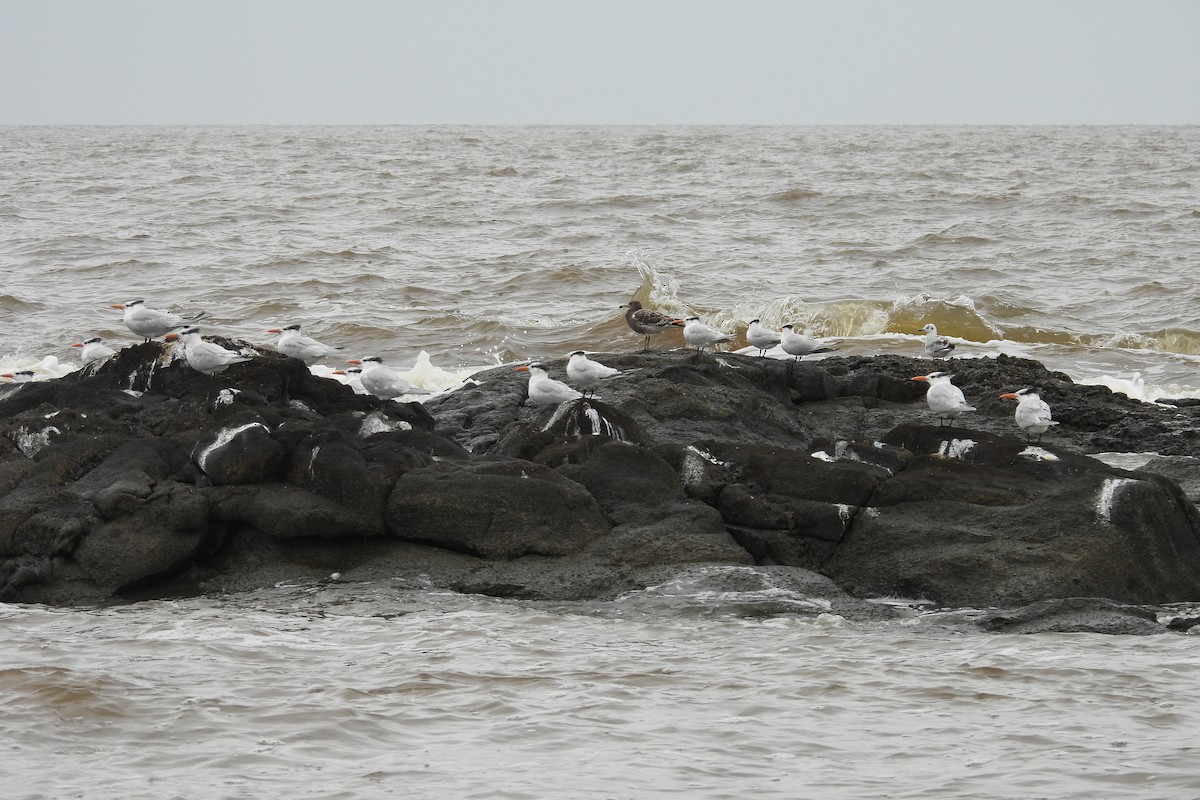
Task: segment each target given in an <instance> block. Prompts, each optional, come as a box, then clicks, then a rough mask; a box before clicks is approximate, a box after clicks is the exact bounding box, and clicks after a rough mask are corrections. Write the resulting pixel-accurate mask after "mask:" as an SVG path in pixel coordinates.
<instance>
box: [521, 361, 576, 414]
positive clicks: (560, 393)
mask: <svg viewBox="0 0 1200 800" xmlns="http://www.w3.org/2000/svg"><path fill="white" fill-rule="evenodd" d="M517 372H528V373H529V402H531V403H533V404H534V405H535V406H556V405H558V404H560V403H566V402H569V401H571V400H580V399H582V398H583V394H581V393H580V392H577V391H575V390H574V389H572V388H571V387H570V386H567V385H566V384H565V383H563V382H562V381H556V380H554V379H553V378H551V377H550V376H549V375H547V374H546V367H545V365H544V364H541V363H539V362H537V361H535V362H533V363H532V364H522V365H521V366H519V367H517Z"/></svg>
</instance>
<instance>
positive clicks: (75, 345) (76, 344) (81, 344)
mask: <svg viewBox="0 0 1200 800" xmlns="http://www.w3.org/2000/svg"><path fill="white" fill-rule="evenodd" d="M71 347H83V342H76V343H75V344H73V345H71Z"/></svg>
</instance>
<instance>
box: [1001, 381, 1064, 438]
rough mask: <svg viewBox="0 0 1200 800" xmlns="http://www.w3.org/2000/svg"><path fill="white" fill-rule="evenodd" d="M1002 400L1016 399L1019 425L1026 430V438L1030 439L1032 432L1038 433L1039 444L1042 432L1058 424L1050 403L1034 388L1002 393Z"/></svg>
mask: <svg viewBox="0 0 1200 800" xmlns="http://www.w3.org/2000/svg"><path fill="white" fill-rule="evenodd" d="M1000 399H1001V400H1016V401H1017V412H1016V414H1015V416H1016V420H1017V427H1018V428H1020V429H1021V430H1023V431H1025V439H1026V441H1029V440H1030V438H1031V434H1034V433H1036V434H1037V437H1038V438H1037V440H1038V444H1041V442H1042V434H1043V433H1045V432H1046V431H1047V430H1049V429H1050V426H1052V425H1057V424H1058V423H1057V422H1055V421H1054V420H1053V419H1052V418H1051V416H1052V415H1051V413H1050V404H1049V403H1047V402H1046V401H1045V400H1043V399H1042V398H1041V397H1039V396H1038V393H1037V392H1035V391H1033V390H1032V389H1020V390H1018V391H1016V392H1008V393H1007V394H1002V395H1000Z"/></svg>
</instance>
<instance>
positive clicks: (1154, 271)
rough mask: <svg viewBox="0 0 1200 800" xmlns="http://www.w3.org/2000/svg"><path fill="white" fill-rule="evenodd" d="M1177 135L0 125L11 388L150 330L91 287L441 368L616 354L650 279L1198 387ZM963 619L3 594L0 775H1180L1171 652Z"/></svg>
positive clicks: (855, 787)
mask: <svg viewBox="0 0 1200 800" xmlns="http://www.w3.org/2000/svg"><path fill="white" fill-rule="evenodd" d="M1197 152H1200V128H1197V127H1140V126H1134V127H888V126H872V127H579V128H570V127H7V128H0V266H2V267H3V274H4V283H3V285H0V370H3V371H12V370H18V369H31V370H33V371H34V372H35V373H36V374H37V376H38V377H39V378H40V379H52V378H53V377H55V376H57V375H61V374H64V373H65V372H66V371H69V370H71V369H74V368H76V367H77V366H78V357H77V355H76V351H74V350H72V348H71V347H70V344H71V343H73V342H78V341H80V340H82V339H85V338H89V337H92V336H101V337H103V338H104V339H105V341H106V342H108V343H109V344H111V345H114V346H118V345H121V344H127V343H132V342H134V341H135V337H133V336H132V335H131V334H130V333H129V332H128V331H126V330H125V329H124V327H123V326H122V324H121V315H120V312H118V311H116V310H114V309H112V308H110V305H113V304H120V303H124V302H126V301H129V300H132V299H135V298H144V299H145V300H146V301H147V304H148V305H150V306H152V307H157V308H166V309H171V310H174V311H179V312H183V313H188V312H199V311H204V312H207V317H206V318H205V319H204V321H203V323H202V330H203V332H204V333H205V334H218V335H222V336H227V337H233V338H241V339H245V340H247V341H250V342H255V343H261V344H268V345H269V344H271V343H272V342H273V341H274V336H273V335H272V334H269V333H267V332H266V330H267V329H268V328H273V327H278V326H281V325H288V324H300V325H302V326H303V330H304V332H305V333H308V334H310V335H312V336H315V337H316V338H319V339H321V340H322V341H325V342H328V343H330V344H334V345H338V346H341V347H344V348H345V351H344V352H345V353H346V356H347V358H351V357H353V358H357V357H361V356H365V355H379V356H382V357H384V358H385V359H386V361H387V362H388V363H389V364H391V365H393V366H397V367H399V368H400V369H401V370H402V371H404V372H406V374H408V375H409V376H410V377H411V379H413V380H414V382H417V383H419V384H421V385H424V386H426V387H427V388H431V389H447V388H449V387H452V386H454V385H455V384H456V383H457V382H459V381H461V380H462V379H463V378H464V377H465V376H467V375H469V374H470V373H471V372H472V371H473V370H476V369H479V368H481V367H486V366H494V365H496V364H503V363H512V362H514V361H518V360H523V359H529V358H539V359H543V360H545V359H554V358H558V357H565V356H566V354H568V353H569V352H571V351H572V350H576V349H584V350H589V351H598V352H605V351H613V350H633V349H636V348H638V347H639V346H640V344H641V340H640V337H638V336H637V335H636V334H633V333H632V332H630V331H629V330H628V328H627V327H626V326H625V322H624V319H623V316H622V311H621V309H620V308H619V306H620V305H621V304H623V303H626V302H628V301H629V300H630V299H633V298H637V299H640V300H642V301H643V302H644V303H646V304H647V305H650V306H653V307H655V308H659V309H662V310H664V311H667V312H669V313H672V314H675V315H679V316H683V315H693V314H694V315H698V316H700V317H702V318H703V319H704V320H705V321H707V322H709V323H710V324H713V325H716V326H718V327H721V328H723V329H726V330H728V331H731V332H734V333H737V334H739V335H740V334H741V332H742V331H744V328H745V325H746V323H747V322H748V321H749V320H750V319H753V318H759V319H762V320H763V322H764V323H765V324H768V325H772V326H774V327H778V326H780V325H782V324H784V323H793V324H795V325H797V326H798V327H799V328H801V329H803V330H806V331H807V332H809V333H810V334H811V335H814V336H822V337H831V338H835V339H837V340H839V342H840V348H841V349H840V351H839V354H842V355H845V354H871V353H907V354H914V355H915V354H917V353H919V352H920V343H919V342H920V337H919V330H920V328H921V326H922V325H924V324H925V323H927V322H933V323H935V324H936V325H937V327H938V330H939V332H940V333H943V334H946V335H948V336H950V337H951V338H953V339H954V340H955V341H957V342H958V350H957V351H956V353H957V354H961V356H964V357H987V356H992V355H996V354H999V353H1008V354H1012V355H1018V356H1023V357H1028V358H1035V359H1038V360H1040V361H1042V362H1044V363H1045V364H1046V365H1047V366H1049V367H1051V368H1052V369H1056V370H1061V371H1063V372H1065V373H1067V374H1068V375H1070V376H1071V377H1072V378H1073V379H1074V380H1076V381H1078V382H1087V383H1097V384H1103V385H1107V386H1109V387H1110V388H1113V389H1114V390H1116V391H1122V392H1125V393H1126V394H1129V395H1131V396H1133V397H1135V398H1137V399H1141V400H1145V401H1155V400H1159V399H1162V398H1170V397H1200V374H1198V373H1200V322H1197V320H1196V318H1195V312H1194V309H1195V307H1196V305H1197V300H1198V299H1200V290H1198V289H1197V288H1196V284H1195V279H1194V276H1195V274H1196V268H1195V261H1196V259H1197V256H1198V254H1200V162H1198V161H1197V159H1196V158H1195V154H1196V153H1197ZM671 337H676V338H675V339H672V338H671ZM679 344H680V342H679V340H678V336H677V334H675V333H666V334H663V335H662V336H659V337H656V340H655V346H656V347H672V346H678V345H679ZM744 345H745V342H744V340H739V341H738V342H735V343H734V346H735V347H740V346H744ZM337 366H340V365H339V364H338V363H337V361H336V360H334V361H328V362H326V363H325V364H323V365H320V366H318V367H314V370H315V371H316V370H324V371H325V372H326V373H328V372H331V371H332V369H334V368H335V367H337ZM714 569H747V568H745V567H726V568H714ZM1194 599H1195V600H1200V598H1194ZM969 613H970V610H962V609H956V610H945V609H927V608H922V607H919V606H913V607H912V608H911V609H910V613H908V614H907V615H905V616H904V617H903V618H901V619H899V620H896V621H891V622H876V623H864V622H850V621H847V620H844V619H841V618H839V617H837V616H836V615H834V614H831V613H829V612H828V611H826V610H823V607H822V604H821V598H797V597H784V598H780V597H778V596H774V595H772V596H770V597H766V598H764V597H762V596H760V594H756V593H754V592H750V593H749V594H748V595H746V596H725V595H714V594H713V593H712V592H711V591H710V590H709V589H707V588H706V584H705V583H704V582H703V581H698V582H696V583H694V584H688V583H684V584H681V585H675V586H669V587H652V588H651V589H648V590H646V591H644V592H639V593H634V594H633V595H631V596H629V597H626V598H622V599H621V600H620V601H617V602H615V603H608V604H582V605H569V604H546V603H532V602H519V601H508V600H497V599H494V598H487V597H476V596H469V595H454V594H448V593H444V592H431V591H428V590H422V589H421V588H420V587H411V586H396V585H389V584H386V583H374V584H345V583H341V582H339V581H327V582H321V583H318V584H304V583H296V584H290V583H288V584H281V585H280V586H277V587H275V588H274V589H272V590H269V591H263V592H256V593H250V594H244V595H237V596H229V597H218V598H186V599H185V598H180V599H175V600H158V601H147V602H140V603H132V604H129V605H124V606H119V607H110V608H97V609H70V610H66V609H52V608H43V607H34V606H18V605H0V643H2V646H0V703H3V708H4V712H5V713H4V719H5V727H6V729H7V734H8V735H7V737H6V738H7V742H6V745H5V746H6V749H7V758H5V759H4V760H3V761H0V775H3V776H5V777H6V778H7V781H6V784H5V785H6V787H7V789H6V791H5V795H6V797H11V798H68V797H80V798H109V797H112V798H118V797H119V798H164V797H167V798H170V797H180V798H189V800H190V799H192V798H257V797H264V796H279V795H283V794H287V795H288V796H295V797H313V798H370V797H393V796H395V797H400V796H403V797H410V798H446V797H455V798H459V797H478V798H514V799H516V798H558V797H587V798H592V797H595V798H642V797H645V798H658V797H664V798H665V797H689V798H723V797H735V796H736V797H741V796H744V795H746V794H754V795H756V796H759V797H769V798H776V797H777V798H807V797H813V798H906V797H921V798H939V797H940V798H1022V799H1026V798H1082V797H1088V798H1096V797H1102V798H1110V797H1111V798H1143V797H1144V798H1165V797H1171V798H1174V797H1179V798H1190V797H1197V796H1200V777H1197V776H1196V773H1195V769H1194V752H1193V746H1192V745H1191V744H1189V742H1190V741H1191V737H1192V736H1193V735H1195V734H1196V733H1197V732H1200V703H1197V702H1196V701H1195V699H1194V697H1193V695H1194V691H1193V690H1194V687H1195V685H1196V681H1197V678H1198V677H1200V660H1198V659H1197V658H1196V656H1195V653H1194V643H1193V642H1192V641H1191V639H1192V638H1194V637H1192V636H1187V635H1177V634H1171V635H1163V636H1155V637H1121V636H1107V637H1106V636H1099V635H1090V634H1032V635H1005V634H984V633H977V632H974V631H973V630H972V629H971V628H970V626H964V625H961V624H955V625H950V624H946V615H951V616H953V615H962V614H969Z"/></svg>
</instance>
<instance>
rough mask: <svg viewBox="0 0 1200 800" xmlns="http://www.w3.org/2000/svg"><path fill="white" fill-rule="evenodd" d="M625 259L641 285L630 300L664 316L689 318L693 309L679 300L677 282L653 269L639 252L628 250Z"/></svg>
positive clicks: (664, 273)
mask: <svg viewBox="0 0 1200 800" xmlns="http://www.w3.org/2000/svg"><path fill="white" fill-rule="evenodd" d="M625 258H626V259H627V260H628V261H629V263H630V264H631V265H632V266H633V267H634V268H635V269H637V272H638V275H639V276H640V277H641V284H640V285H639V286H638V288H637V291H635V292H634V293H633V297H631V298H629V299H630V300H638V301H640V302H641V304H642V305H643V306H645V307H646V308H653V309H655V310H657V311H661V312H663V313H664V314H675V315H677V316H689V315H691V314H692V313H694V312H695V309H694V308H693V307H692V306H690V305H688V304H687V303H685V302H683V301H682V300H680V299H679V281H677V280H676V279H675V278H674V277H673V276H671V275H669V274H668V273H666V272H663V271H661V270H658V269H655V268H654V267H653V266H652V265H651V264H650V262H649V261H648V260H647V258H646V256H645V254H644V253H642V251H641V250H637V249H634V250H629V251H627V252H626V253H625Z"/></svg>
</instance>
